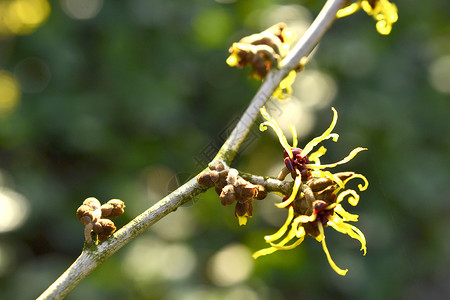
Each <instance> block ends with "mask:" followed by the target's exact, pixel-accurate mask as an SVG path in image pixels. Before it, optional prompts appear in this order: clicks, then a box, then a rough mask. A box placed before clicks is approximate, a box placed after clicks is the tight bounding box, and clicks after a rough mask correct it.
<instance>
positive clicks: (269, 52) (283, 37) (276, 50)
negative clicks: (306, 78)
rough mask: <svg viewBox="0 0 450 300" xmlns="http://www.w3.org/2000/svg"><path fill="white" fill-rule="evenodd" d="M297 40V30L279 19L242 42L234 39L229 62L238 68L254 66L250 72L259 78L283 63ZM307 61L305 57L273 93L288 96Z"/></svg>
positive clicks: (281, 96) (262, 77)
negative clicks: (295, 39)
mask: <svg viewBox="0 0 450 300" xmlns="http://www.w3.org/2000/svg"><path fill="white" fill-rule="evenodd" d="M293 41H294V34H293V32H292V31H291V30H290V29H288V28H287V27H286V24H284V23H278V24H275V25H273V26H272V27H270V28H268V29H266V30H265V31H263V32H260V33H256V34H252V35H250V36H246V37H244V38H242V39H241V40H240V41H239V42H237V43H233V45H232V46H231V47H230V48H229V50H228V51H229V52H230V56H229V57H228V58H227V60H226V63H227V64H228V65H229V66H230V67H238V68H243V67H246V66H251V67H252V71H251V73H250V76H251V77H253V78H254V79H256V80H264V79H265V78H266V76H267V73H268V72H269V70H270V69H271V68H273V67H275V68H278V67H279V64H280V62H281V61H282V59H283V58H285V57H286V55H287V54H288V53H289V49H290V47H291V44H292V43H293ZM305 63H306V60H305V59H302V60H301V61H300V63H299V65H298V67H297V68H296V69H295V70H293V71H291V72H290V73H289V74H288V76H287V77H286V78H285V79H283V80H282V81H281V83H280V85H279V86H278V88H277V90H276V91H275V92H274V94H273V97H276V98H278V99H280V100H284V99H287V98H288V97H289V95H290V94H292V87H291V86H292V84H293V82H294V80H295V75H296V72H299V71H301V70H302V68H303V65H304V64H305Z"/></svg>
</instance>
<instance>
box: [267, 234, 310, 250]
mask: <svg viewBox="0 0 450 300" xmlns="http://www.w3.org/2000/svg"><path fill="white" fill-rule="evenodd" d="M303 240H304V237H302V238H299V239H298V240H296V241H295V242H294V243H292V244H290V245H287V246H278V245H272V247H274V248H275V249H277V250H291V249H294V248H295V247H297V246H298V245H300V244H301V243H302V242H303Z"/></svg>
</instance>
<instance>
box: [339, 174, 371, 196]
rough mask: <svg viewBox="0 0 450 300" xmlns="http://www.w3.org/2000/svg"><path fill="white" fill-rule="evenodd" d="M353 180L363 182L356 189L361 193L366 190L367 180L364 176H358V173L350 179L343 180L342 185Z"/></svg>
mask: <svg viewBox="0 0 450 300" xmlns="http://www.w3.org/2000/svg"><path fill="white" fill-rule="evenodd" d="M353 178H360V179H362V180H363V181H364V185H362V184H358V189H359V190H360V191H361V192H362V191H365V190H367V188H368V187H369V181H368V180H367V178H366V177H365V176H364V175H362V174H358V173H355V174H353V175H352V176H351V177H349V178H347V179H345V180H344V185H345V184H347V182H349V181H350V180H352V179H353Z"/></svg>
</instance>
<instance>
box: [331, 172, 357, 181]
mask: <svg viewBox="0 0 450 300" xmlns="http://www.w3.org/2000/svg"><path fill="white" fill-rule="evenodd" d="M353 175H355V172H339V173H335V174H334V176H336V177H337V178H339V179H340V180H342V181H344V180H346V179H348V178H350V177H352V176H353Z"/></svg>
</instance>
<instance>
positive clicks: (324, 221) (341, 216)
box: [253, 108, 369, 275]
mask: <svg viewBox="0 0 450 300" xmlns="http://www.w3.org/2000/svg"><path fill="white" fill-rule="evenodd" d="M333 112H334V116H333V121H332V122H331V125H330V127H329V128H328V129H327V130H326V131H325V132H324V133H323V134H322V135H321V136H319V137H316V138H314V139H313V140H312V141H310V142H309V143H308V144H306V146H305V147H304V148H303V149H300V148H297V143H298V142H297V134H296V131H295V128H294V127H292V126H291V127H290V129H291V132H292V135H293V145H292V146H291V145H289V143H288V142H287V139H286V137H285V135H284V134H283V132H282V130H281V128H280V127H279V126H278V124H277V122H276V121H275V120H274V119H273V118H272V117H271V116H270V115H269V114H268V113H267V111H266V109H265V108H262V109H261V114H262V116H263V117H264V119H265V120H266V121H265V122H264V123H262V124H261V125H260V130H262V131H264V130H266V129H267V128H268V126H269V127H271V128H272V129H273V130H274V131H275V133H276V134H277V136H278V139H279V140H280V143H281V145H282V146H283V148H284V153H285V165H286V166H285V167H284V168H283V170H282V171H281V172H280V175H279V176H278V179H281V180H282V179H284V178H285V177H286V176H287V175H288V174H291V176H292V177H293V178H294V185H293V188H292V193H291V195H289V196H287V197H286V198H285V199H284V201H283V202H281V203H278V204H276V206H278V207H279V208H288V217H287V219H286V222H285V224H284V225H283V226H282V227H281V228H280V229H279V230H278V231H277V232H276V233H274V234H272V235H268V236H266V237H265V240H266V242H267V243H269V244H270V247H269V248H266V249H262V250H259V251H257V252H255V253H254V254H253V257H254V258H257V257H260V256H263V255H267V254H270V253H273V252H275V251H277V250H289V249H293V248H295V247H297V246H298V245H300V244H301V243H302V242H303V240H304V238H305V236H306V235H311V236H313V237H314V238H315V239H316V240H317V241H319V242H321V243H322V247H323V250H324V252H325V254H326V256H327V259H328V262H329V263H330V265H331V267H332V268H333V269H334V270H335V271H336V272H337V273H338V274H340V275H345V274H346V273H347V270H342V269H340V268H339V267H338V266H337V265H336V264H335V263H334V261H333V260H332V259H331V256H330V253H329V251H328V248H327V245H326V243H325V233H324V227H327V226H331V227H333V228H334V229H335V230H336V231H339V232H341V233H345V234H348V235H349V236H350V237H352V238H354V239H357V240H358V241H360V243H361V250H363V251H364V254H365V253H366V239H365V237H364V234H363V233H362V232H361V231H360V230H359V229H358V228H356V227H355V226H353V225H351V224H349V223H346V222H347V221H351V222H356V221H357V220H358V216H357V215H354V214H350V213H348V212H347V211H345V209H344V208H343V206H342V204H341V203H342V202H343V200H344V199H345V198H347V201H348V203H349V204H350V205H353V206H356V205H357V204H358V201H359V195H358V193H357V192H356V191H355V190H353V189H346V184H347V182H348V181H350V180H351V179H354V178H360V179H362V180H363V181H364V185H362V184H359V185H358V188H359V190H360V191H364V190H366V189H367V187H368V185H369V183H368V181H367V179H366V178H365V177H364V176H363V175H361V174H357V173H354V172H340V173H335V174H333V173H331V172H330V171H325V170H324V169H328V168H333V167H335V166H337V165H341V164H344V163H347V162H348V161H350V160H351V159H353V158H354V157H355V156H356V154H358V153H359V152H361V151H363V150H367V149H366V148H361V147H358V148H355V149H354V150H352V151H351V152H350V153H349V154H348V155H347V156H346V157H345V158H343V159H342V160H340V161H338V162H336V163H333V164H322V163H321V162H320V157H321V156H323V155H324V154H325V153H326V148H325V147H323V146H321V147H320V148H319V149H318V150H317V151H315V152H312V153H311V151H312V150H313V148H314V147H315V146H317V145H318V144H319V143H320V142H322V141H323V140H326V139H330V138H331V139H333V140H334V141H335V142H336V141H337V140H338V137H339V135H338V134H336V133H333V132H332V131H333V129H334V127H335V125H336V122H337V112H336V110H335V109H334V108H333ZM310 153H311V154H310ZM289 227H290V229H289ZM283 236H284V238H283ZM280 239H281V241H279V240H280ZM294 239H296V240H295V241H294V242H292V243H290V244H289V242H291V241H292V240H294ZM276 241H279V242H278V243H276Z"/></svg>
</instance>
